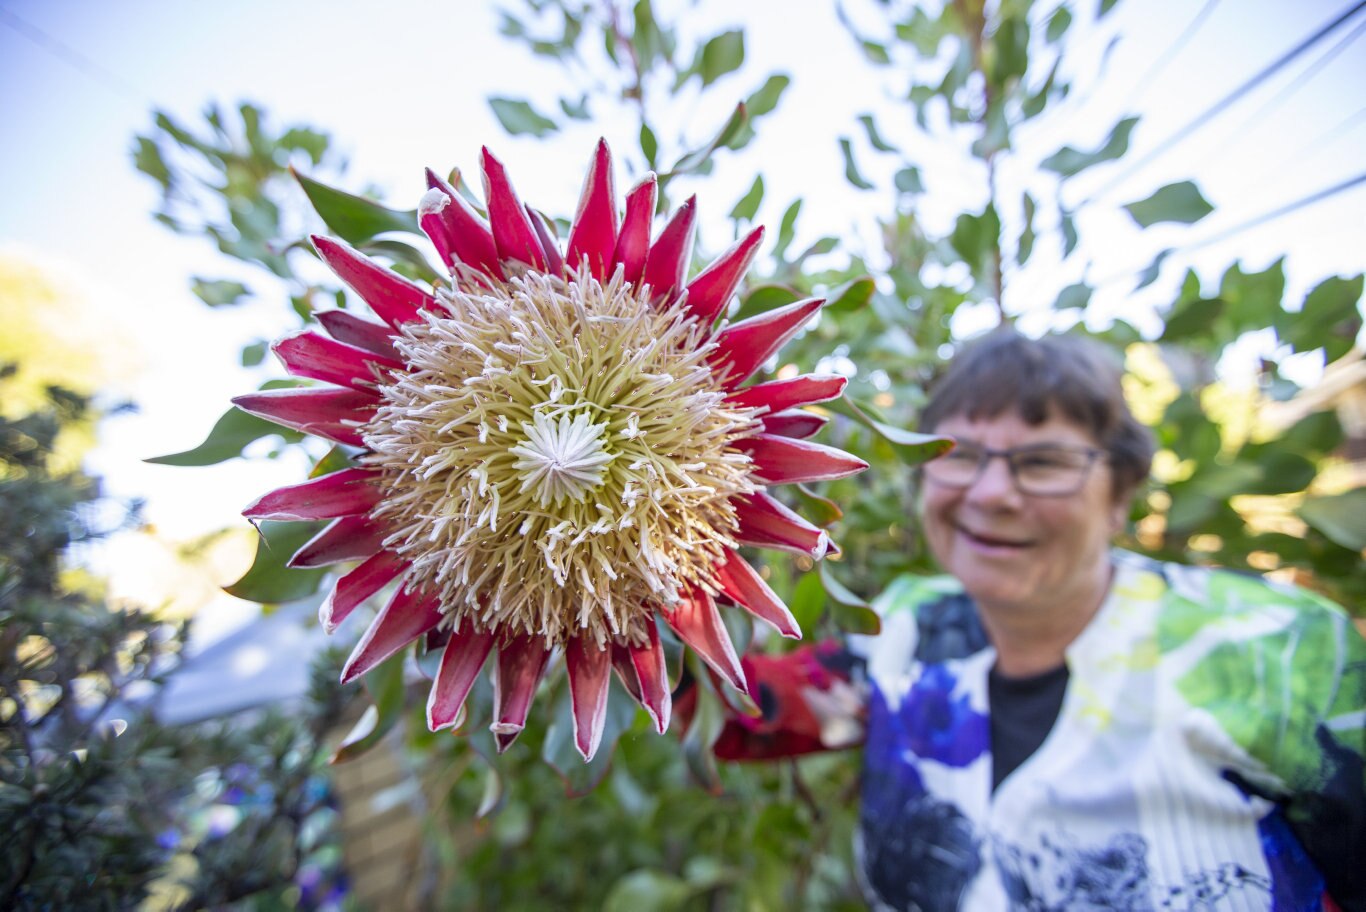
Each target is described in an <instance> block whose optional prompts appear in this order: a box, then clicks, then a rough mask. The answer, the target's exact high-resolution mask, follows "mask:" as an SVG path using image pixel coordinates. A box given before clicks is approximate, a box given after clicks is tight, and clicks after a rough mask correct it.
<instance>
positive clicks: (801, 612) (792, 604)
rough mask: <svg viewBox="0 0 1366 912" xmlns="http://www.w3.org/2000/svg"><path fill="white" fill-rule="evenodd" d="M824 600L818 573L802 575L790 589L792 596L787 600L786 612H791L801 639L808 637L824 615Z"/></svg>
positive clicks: (823, 589) (823, 586)
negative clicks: (799, 630) (800, 632)
mask: <svg viewBox="0 0 1366 912" xmlns="http://www.w3.org/2000/svg"><path fill="white" fill-rule="evenodd" d="M825 599H826V595H825V583H823V582H822V581H821V577H820V574H818V573H807V574H804V575H803V576H802V578H801V579H800V580H798V581H797V585H795V586H793V587H792V595H791V596H789V597H788V599H787V610H788V611H791V612H792V617H793V619H794V620H796V622H797V626H798V627H800V628H801V629H802V636H803V637H807V636H810V635H811V634H812V633H813V632H814V631H815V629H816V625H817V624H819V623H820V622H821V617H822V615H824V614H825Z"/></svg>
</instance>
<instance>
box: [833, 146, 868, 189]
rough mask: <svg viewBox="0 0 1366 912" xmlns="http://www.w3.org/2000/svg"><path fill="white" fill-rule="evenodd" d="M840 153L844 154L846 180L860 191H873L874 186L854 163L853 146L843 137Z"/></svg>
mask: <svg viewBox="0 0 1366 912" xmlns="http://www.w3.org/2000/svg"><path fill="white" fill-rule="evenodd" d="M840 152H842V153H843V154H844V179H845V180H847V181H848V182H849V183H850V184H852V185H853V186H855V187H857V188H858V189H860V190H871V189H873V185H872V184H870V183H869V182H868V180H867V178H865V177H864V176H863V175H862V174H860V173H859V169H858V165H857V164H855V163H854V149H853V144H852V143H850V141H849V140H848V138H846V137H843V136H841V137H840Z"/></svg>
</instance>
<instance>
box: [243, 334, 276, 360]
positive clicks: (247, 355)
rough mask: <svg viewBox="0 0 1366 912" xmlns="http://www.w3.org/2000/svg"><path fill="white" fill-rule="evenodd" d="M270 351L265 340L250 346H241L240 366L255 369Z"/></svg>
mask: <svg viewBox="0 0 1366 912" xmlns="http://www.w3.org/2000/svg"><path fill="white" fill-rule="evenodd" d="M269 349H270V343H269V342H267V341H266V340H265V339H261V340H258V341H256V342H253V343H251V344H250V345H244V346H242V356H241V359H242V366H243V367H255V366H256V365H258V364H260V363H261V362H262V361H264V360H265V359H266V352H267V351H268V350H269Z"/></svg>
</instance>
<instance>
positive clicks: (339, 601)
mask: <svg viewBox="0 0 1366 912" xmlns="http://www.w3.org/2000/svg"><path fill="white" fill-rule="evenodd" d="M407 568H408V562H407V561H405V560H403V558H401V557H399V556H398V555H397V554H395V553H394V552H392V551H380V552H379V553H378V554H375V555H373V556H372V557H370V559H369V560H366V561H364V562H363V563H361V564H360V565H359V566H357V567H355V568H354V569H352V570H351V572H349V573H347V574H346V575H345V576H343V577H342V578H341V579H339V580H337V585H336V586H334V587H333V588H332V591H331V592H329V593H328V594H327V599H326V601H324V602H323V603H322V607H320V608H319V609H318V622H319V623H321V624H322V625H323V629H324V630H326V631H327V632H328V633H331V632H332V631H334V630H336V629H337V626H338V625H339V624H341V622H342V621H344V620H346V619H347V617H349V616H350V614H351V612H352V611H355V610H356V608H357V606H359V605H360V604H362V603H363V602H364V601H365V600H366V599H368V598H369V597H370V596H372V595H374V594H375V593H376V592H378V591H380V590H381V589H383V588H384V587H385V586H387V585H388V584H389V583H390V582H391V581H393V580H394V579H396V578H397V577H398V575H399V574H400V573H402V572H403V571H404V570H406V569H407Z"/></svg>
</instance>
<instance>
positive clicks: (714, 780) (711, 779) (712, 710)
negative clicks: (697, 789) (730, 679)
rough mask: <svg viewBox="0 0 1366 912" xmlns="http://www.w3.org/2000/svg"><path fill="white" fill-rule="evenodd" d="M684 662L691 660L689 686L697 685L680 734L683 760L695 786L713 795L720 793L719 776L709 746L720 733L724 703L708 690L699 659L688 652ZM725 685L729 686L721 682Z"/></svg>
mask: <svg viewBox="0 0 1366 912" xmlns="http://www.w3.org/2000/svg"><path fill="white" fill-rule="evenodd" d="M685 661H691V662H692V665H691V669H690V670H691V671H692V672H693V680H694V684H693V686H694V687H696V688H697V709H696V711H695V712H694V713H693V720H692V725H690V726H688V731H687V733H686V734H685V735H684V736H683V759H684V760H685V761H686V762H687V764H688V772H689V773H690V774H691V775H692V777H693V778H694V779H695V780H696V781H697V783H698V784H699V785H701V786H702V787H703V788H705V789H707V791H709V792H711V793H712V794H713V795H719V794H720V793H721V775H720V773H719V772H717V769H716V755H715V754H713V753H712V746H713V745H714V744H716V739H717V738H719V737H720V736H721V728H722V727H723V726H724V725H725V723H726V717H725V711H724V704H723V703H722V702H721V698H720V697H719V696H718V695H717V694H716V693H715V692H714V691H713V690H712V685H711V678H710V676H709V675H708V674H707V673H706V672H705V671H703V670H702V664H701V659H699V658H698V657H697V655H696V654H695V653H693V652H688V653H687V655H686V656H685ZM723 686H729V685H723Z"/></svg>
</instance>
